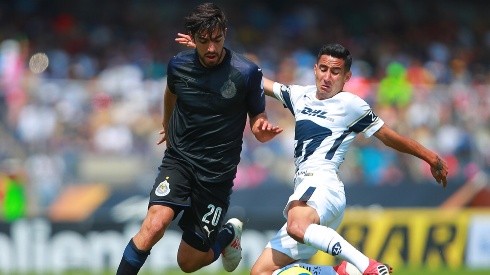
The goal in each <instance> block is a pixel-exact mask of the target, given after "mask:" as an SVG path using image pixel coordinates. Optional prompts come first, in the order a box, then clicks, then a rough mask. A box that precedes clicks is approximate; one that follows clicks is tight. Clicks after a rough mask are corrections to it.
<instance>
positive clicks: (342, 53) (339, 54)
mask: <svg viewBox="0 0 490 275" xmlns="http://www.w3.org/2000/svg"><path fill="white" fill-rule="evenodd" d="M322 55H330V56H333V57H335V58H340V59H343V60H344V61H345V65H344V67H345V69H346V70H347V71H350V67H351V65H352V56H351V55H350V52H349V50H348V49H347V48H346V47H344V46H342V45H340V44H327V45H324V46H322V48H321V49H320V51H319V52H318V56H317V58H316V61H317V62H318V60H320V58H321V57H322Z"/></svg>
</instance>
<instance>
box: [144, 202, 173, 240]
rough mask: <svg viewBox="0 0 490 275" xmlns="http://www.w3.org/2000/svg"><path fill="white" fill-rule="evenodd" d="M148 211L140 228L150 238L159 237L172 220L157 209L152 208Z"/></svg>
mask: <svg viewBox="0 0 490 275" xmlns="http://www.w3.org/2000/svg"><path fill="white" fill-rule="evenodd" d="M150 211H151V212H150V213H149V214H148V216H147V217H146V220H145V221H144V222H143V226H142V230H143V231H144V232H145V235H148V236H149V237H150V238H151V239H160V238H161V237H162V236H163V234H164V233H165V230H166V229H167V227H168V226H169V224H170V223H171V222H172V219H171V217H168V216H167V215H165V214H163V213H159V211H152V209H150Z"/></svg>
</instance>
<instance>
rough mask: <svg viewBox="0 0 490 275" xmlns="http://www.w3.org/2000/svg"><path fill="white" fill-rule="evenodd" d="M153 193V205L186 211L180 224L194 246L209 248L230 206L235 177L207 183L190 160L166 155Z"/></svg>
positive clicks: (151, 194)
mask: <svg viewBox="0 0 490 275" xmlns="http://www.w3.org/2000/svg"><path fill="white" fill-rule="evenodd" d="M158 169H159V173H158V176H157V177H156V179H155V183H154V184H153V188H152V190H151V193H150V202H149V205H154V204H158V205H166V206H169V207H171V208H172V209H173V210H174V211H175V217H176V216H177V215H178V214H179V213H180V211H182V210H183V211H184V213H183V214H182V217H181V218H180V221H179V226H180V228H182V230H183V231H184V233H183V235H182V239H183V240H184V241H185V242H186V243H187V244H189V245H190V246H192V247H194V248H196V249H198V250H200V251H204V252H206V251H208V250H209V249H210V247H211V246H212V245H213V244H214V242H215V240H216V236H217V235H218V231H219V230H220V228H221V226H222V224H223V219H224V218H225V216H226V212H227V211H228V207H229V205H230V195H231V192H232V187H233V180H230V181H229V182H222V183H205V182H202V181H200V180H199V179H198V177H197V176H196V173H195V172H194V169H193V167H192V166H191V165H190V164H189V163H188V162H186V161H183V160H178V159H172V158H169V157H164V158H163V161H162V165H161V166H160V167H159V168H158Z"/></svg>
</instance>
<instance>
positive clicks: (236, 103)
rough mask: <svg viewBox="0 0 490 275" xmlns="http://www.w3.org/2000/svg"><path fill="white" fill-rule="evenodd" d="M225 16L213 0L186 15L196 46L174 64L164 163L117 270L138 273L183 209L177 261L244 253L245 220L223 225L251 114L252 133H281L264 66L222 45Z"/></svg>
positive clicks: (265, 136) (235, 260)
mask: <svg viewBox="0 0 490 275" xmlns="http://www.w3.org/2000/svg"><path fill="white" fill-rule="evenodd" d="M226 23H227V21H226V17H225V15H224V13H223V12H222V10H221V9H220V8H219V7H217V6H216V5H214V4H211V3H205V4H201V5H199V6H197V7H196V9H195V10H194V11H192V12H191V14H190V15H189V16H187V17H186V18H185V27H186V29H187V31H188V34H189V35H190V37H192V40H193V43H195V45H196V49H195V50H188V51H184V52H180V53H178V54H177V55H176V56H174V57H173V58H172V59H171V60H170V62H169V64H168V71H167V87H166V89H165V94H164V114H163V122H162V125H163V130H162V131H161V132H160V134H161V135H162V137H161V139H160V140H159V141H158V144H160V143H163V142H166V144H167V149H166V151H165V156H164V157H163V160H162V164H161V166H160V167H159V174H158V176H157V177H156V180H155V183H154V186H153V189H152V190H151V193H150V202H149V208H148V213H147V216H146V218H145V219H144V221H143V224H142V226H141V228H140V230H139V232H138V233H137V234H136V235H135V236H134V237H133V238H132V239H131V240H130V241H129V243H128V245H127V246H126V248H125V250H124V254H123V256H122V259H121V263H120V264H119V267H118V270H117V274H137V273H138V271H139V269H140V268H141V267H142V266H143V264H144V262H145V260H146V258H147V257H148V255H149V254H150V249H151V248H152V247H153V246H154V245H155V244H156V243H157V242H158V241H159V240H160V239H161V238H162V237H163V235H164V233H165V230H166V229H167V227H168V226H169V224H170V223H171V222H172V221H173V220H174V219H175V218H176V216H177V215H178V214H179V213H180V212H181V211H183V214H182V217H181V218H180V220H179V226H180V227H181V229H182V230H183V234H182V240H181V243H180V246H179V249H178V255H177V262H178V264H179V267H180V268H181V270H182V271H184V272H186V273H189V272H194V271H197V270H199V269H200V268H202V267H204V266H207V265H209V264H211V263H212V262H214V261H215V260H217V259H218V258H219V256H220V255H221V254H222V261H223V266H224V268H225V270H227V271H229V272H231V271H233V270H235V268H236V267H237V266H238V264H239V263H240V260H241V246H240V237H241V233H242V222H241V221H240V220H238V219H236V218H232V219H230V220H229V221H228V222H227V223H226V224H225V225H223V219H224V217H225V215H226V212H227V210H228V207H229V203H230V195H231V193H232V186H233V180H234V178H235V176H236V172H237V165H238V163H239V161H240V152H241V149H242V141H243V131H244V128H245V125H246V120H247V115H248V117H249V119H250V127H251V130H252V133H253V134H254V135H255V137H256V138H257V140H259V141H260V142H266V141H268V140H270V139H272V138H274V137H275V136H276V135H278V134H279V133H281V132H282V130H283V129H281V128H279V127H277V126H274V125H272V124H271V123H269V121H268V120H267V116H266V114H265V96H264V91H263V86H262V71H261V69H260V68H259V67H258V66H257V65H256V64H254V63H252V62H251V61H249V60H248V59H246V58H244V57H243V56H242V55H240V54H237V53H235V52H233V51H231V50H230V49H227V48H225V47H224V41H225V36H226Z"/></svg>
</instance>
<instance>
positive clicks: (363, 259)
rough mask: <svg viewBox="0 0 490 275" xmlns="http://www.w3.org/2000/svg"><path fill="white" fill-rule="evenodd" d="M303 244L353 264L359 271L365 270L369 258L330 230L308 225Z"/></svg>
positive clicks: (324, 227) (316, 225)
mask: <svg viewBox="0 0 490 275" xmlns="http://www.w3.org/2000/svg"><path fill="white" fill-rule="evenodd" d="M304 241H305V244H307V245H311V246H313V247H314V248H316V249H319V250H322V251H324V252H327V253H328V254H330V255H332V256H335V257H339V258H341V259H343V260H346V261H348V262H350V263H351V264H353V265H354V266H355V267H356V268H357V269H359V270H362V271H364V270H366V268H367V267H368V266H369V258H368V257H367V256H366V255H364V254H362V253H361V252H360V251H359V250H357V249H356V248H355V247H354V246H352V245H351V244H350V243H349V242H347V241H346V240H345V239H344V238H342V236H340V235H339V234H338V233H337V232H336V231H335V230H333V229H332V228H329V227H326V226H321V225H318V224H310V225H309V226H308V228H306V232H305V237H304Z"/></svg>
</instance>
